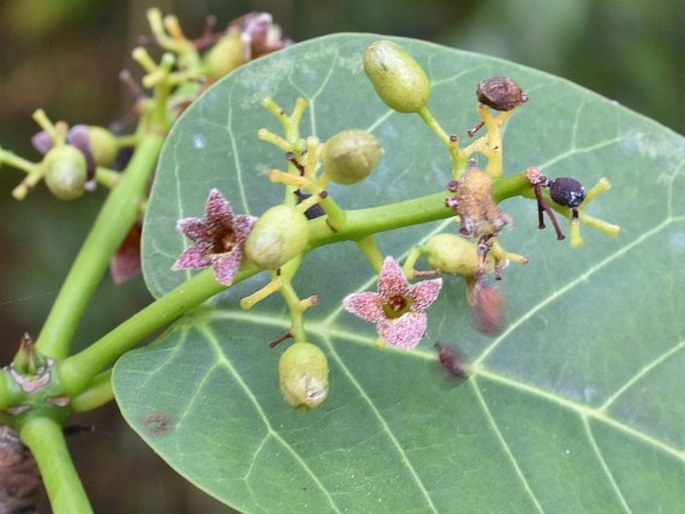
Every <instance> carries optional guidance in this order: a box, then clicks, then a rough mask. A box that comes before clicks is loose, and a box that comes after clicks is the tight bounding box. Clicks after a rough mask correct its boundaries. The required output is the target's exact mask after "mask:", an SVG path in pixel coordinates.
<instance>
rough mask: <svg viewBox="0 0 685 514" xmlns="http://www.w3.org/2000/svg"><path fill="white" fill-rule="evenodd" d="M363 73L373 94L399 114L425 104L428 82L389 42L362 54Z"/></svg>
mask: <svg viewBox="0 0 685 514" xmlns="http://www.w3.org/2000/svg"><path fill="white" fill-rule="evenodd" d="M364 71H365V72H366V74H367V75H368V76H369V79H370V80H371V83H372V84H373V87H374V88H375V89H376V93H378V96H380V97H381V99H382V100H383V101H384V102H385V103H386V104H388V106H389V107H390V108H392V109H394V110H396V111H399V112H416V111H418V110H419V109H420V108H422V107H424V106H425V105H426V104H427V103H428V98H429V97H430V91H431V86H430V81H429V80H428V75H426V72H425V71H423V68H422V67H421V65H420V64H419V63H418V62H416V61H415V60H414V58H413V57H412V56H411V55H409V54H408V53H407V52H406V50H404V48H402V47H401V46H399V45H397V44H396V43H393V42H392V41H376V42H374V43H372V44H371V46H369V48H367V49H366V52H365V53H364Z"/></svg>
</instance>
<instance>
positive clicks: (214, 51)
mask: <svg viewBox="0 0 685 514" xmlns="http://www.w3.org/2000/svg"><path fill="white" fill-rule="evenodd" d="M243 53H244V52H243V40H242V38H241V37H240V31H239V30H230V31H229V32H228V34H226V35H225V36H223V37H222V38H221V39H219V40H218V41H217V42H216V44H215V45H214V46H213V47H212V48H211V49H210V50H209V51H208V52H207V53H206V54H205V57H204V59H205V66H206V70H207V75H208V76H209V78H211V79H214V80H216V79H218V78H220V77H223V76H224V75H226V74H227V73H228V72H230V71H233V70H234V69H236V68H237V67H238V66H240V65H241V64H243V63H244V62H245V58H244V56H243Z"/></svg>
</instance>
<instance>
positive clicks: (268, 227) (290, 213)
mask: <svg viewBox="0 0 685 514" xmlns="http://www.w3.org/2000/svg"><path fill="white" fill-rule="evenodd" d="M308 240H309V226H308V225H307V217H306V216H305V215H304V214H303V213H302V212H300V211H299V210H298V209H297V208H296V207H294V206H292V205H276V206H275V207H271V208H270V209H269V210H267V211H266V212H265V213H264V214H262V216H261V217H260V218H259V219H258V220H257V221H256V222H255V224H254V227H253V228H252V231H251V232H250V235H249V236H248V237H247V241H245V255H246V256H247V258H248V259H249V260H251V261H252V262H254V263H255V264H256V265H257V266H259V267H261V268H265V269H278V268H280V267H281V266H283V264H285V263H286V262H288V261H289V260H290V259H292V258H293V257H295V256H296V255H298V254H299V253H300V252H302V250H304V248H305V246H307V241H308Z"/></svg>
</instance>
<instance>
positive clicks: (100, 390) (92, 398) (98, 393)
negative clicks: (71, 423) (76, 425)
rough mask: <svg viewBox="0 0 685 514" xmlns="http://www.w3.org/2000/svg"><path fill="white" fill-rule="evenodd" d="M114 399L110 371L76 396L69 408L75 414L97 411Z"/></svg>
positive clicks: (99, 376)
mask: <svg viewBox="0 0 685 514" xmlns="http://www.w3.org/2000/svg"><path fill="white" fill-rule="evenodd" d="M113 399H114V391H113V390H112V370H111V369H108V370H107V371H103V372H102V373H100V374H99V375H98V376H96V377H95V378H94V379H93V381H92V382H91V383H90V385H89V386H88V387H87V388H86V389H85V390H84V391H82V392H80V393H79V394H77V395H76V396H74V397H73V398H72V399H71V403H70V404H69V407H71V410H72V411H74V412H87V411H89V410H93V409H97V408H98V407H101V406H102V405H104V404H106V403H109V402H110V401H112V400H113Z"/></svg>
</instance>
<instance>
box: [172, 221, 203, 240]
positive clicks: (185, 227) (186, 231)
mask: <svg viewBox="0 0 685 514" xmlns="http://www.w3.org/2000/svg"><path fill="white" fill-rule="evenodd" d="M176 229H177V230H178V231H179V232H181V233H182V234H183V235H184V236H186V237H187V238H188V239H190V240H191V241H198V240H201V239H203V238H204V237H205V221H204V220H203V219H202V218H183V219H181V220H178V221H177V222H176Z"/></svg>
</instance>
